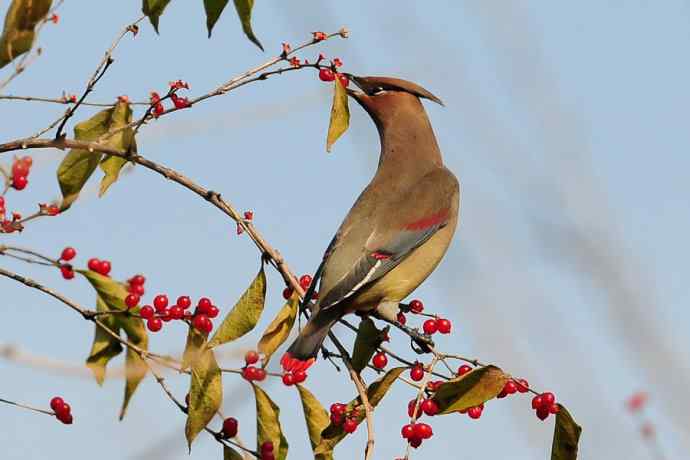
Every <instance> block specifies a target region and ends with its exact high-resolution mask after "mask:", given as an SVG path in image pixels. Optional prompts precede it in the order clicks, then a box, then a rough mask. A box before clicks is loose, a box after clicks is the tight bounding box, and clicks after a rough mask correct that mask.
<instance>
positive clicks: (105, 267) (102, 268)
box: [97, 260, 112, 276]
mask: <svg viewBox="0 0 690 460" xmlns="http://www.w3.org/2000/svg"><path fill="white" fill-rule="evenodd" d="M98 268H99V269H98V270H97V271H98V273H100V274H101V275H103V276H108V273H110V269H111V268H112V265H111V264H110V261H109V260H101V263H100V264H99V267H98Z"/></svg>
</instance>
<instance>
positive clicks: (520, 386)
mask: <svg viewBox="0 0 690 460" xmlns="http://www.w3.org/2000/svg"><path fill="white" fill-rule="evenodd" d="M516 386H517V390H518V391H519V392H520V393H527V392H528V391H529V382H528V381H527V380H525V379H518V380H517V385H516Z"/></svg>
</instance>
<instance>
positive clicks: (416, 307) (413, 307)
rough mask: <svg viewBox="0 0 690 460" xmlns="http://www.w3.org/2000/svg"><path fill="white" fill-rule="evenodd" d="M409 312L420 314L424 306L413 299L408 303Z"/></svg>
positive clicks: (419, 301)
mask: <svg viewBox="0 0 690 460" xmlns="http://www.w3.org/2000/svg"><path fill="white" fill-rule="evenodd" d="M410 311H411V312H412V313H421V312H423V311H424V304H423V303H422V301H421V300H419V299H414V300H413V301H412V302H410Z"/></svg>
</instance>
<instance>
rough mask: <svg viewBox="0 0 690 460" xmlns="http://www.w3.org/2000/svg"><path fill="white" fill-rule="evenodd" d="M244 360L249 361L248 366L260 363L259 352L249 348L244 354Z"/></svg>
mask: <svg viewBox="0 0 690 460" xmlns="http://www.w3.org/2000/svg"><path fill="white" fill-rule="evenodd" d="M244 362H245V363H247V365H248V366H249V365H251V364H256V363H258V362H259V354H258V353H257V352H256V351H254V350H249V351H248V352H247V353H245V355H244Z"/></svg>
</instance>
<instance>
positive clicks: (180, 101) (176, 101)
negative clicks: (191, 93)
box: [171, 94, 192, 109]
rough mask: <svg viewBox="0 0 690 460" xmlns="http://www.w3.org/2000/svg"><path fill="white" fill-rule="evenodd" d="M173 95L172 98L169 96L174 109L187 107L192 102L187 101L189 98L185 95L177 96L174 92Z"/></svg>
mask: <svg viewBox="0 0 690 460" xmlns="http://www.w3.org/2000/svg"><path fill="white" fill-rule="evenodd" d="M173 96H175V97H174V98H173V97H171V99H172V101H173V105H174V106H175V108H176V109H185V108H187V107H190V106H191V105H192V104H191V103H190V102H189V99H188V98H186V97H179V96H177V95H176V94H173Z"/></svg>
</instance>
